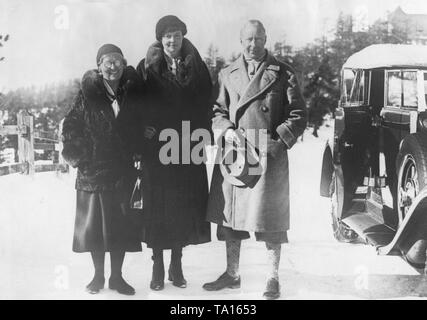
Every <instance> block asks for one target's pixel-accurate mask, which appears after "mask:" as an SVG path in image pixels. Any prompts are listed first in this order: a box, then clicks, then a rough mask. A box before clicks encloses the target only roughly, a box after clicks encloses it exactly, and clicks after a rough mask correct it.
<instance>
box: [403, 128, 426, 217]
mask: <svg viewBox="0 0 427 320" xmlns="http://www.w3.org/2000/svg"><path fill="white" fill-rule="evenodd" d="M396 170H397V211H398V218H399V225H400V224H401V223H402V221H403V219H404V218H405V216H406V214H407V212H408V210H409V208H410V206H411V204H412V203H413V200H414V199H415V197H416V196H417V195H418V194H419V193H420V191H421V190H422V189H423V188H424V187H425V186H426V184H427V134H425V133H415V134H411V135H408V136H406V137H405V138H404V139H403V141H402V145H401V147H400V150H399V153H398V155H397V157H396Z"/></svg>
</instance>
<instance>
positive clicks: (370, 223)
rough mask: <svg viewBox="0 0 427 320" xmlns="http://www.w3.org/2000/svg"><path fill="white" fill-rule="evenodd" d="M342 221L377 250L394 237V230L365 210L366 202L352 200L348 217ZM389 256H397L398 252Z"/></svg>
mask: <svg viewBox="0 0 427 320" xmlns="http://www.w3.org/2000/svg"><path fill="white" fill-rule="evenodd" d="M342 221H343V222H344V223H345V224H346V225H348V226H349V227H350V228H351V229H352V230H354V231H355V232H356V233H357V234H358V235H359V236H360V237H361V238H362V239H363V240H364V241H366V242H367V243H369V244H371V245H373V246H374V247H376V248H377V250H378V248H379V247H382V246H385V245H388V244H389V243H390V242H391V241H392V240H393V237H394V235H395V230H393V229H391V228H390V227H388V226H387V225H385V224H384V223H382V222H381V221H378V220H377V219H375V216H373V215H371V214H370V212H369V211H368V210H367V205H366V200H353V206H352V208H351V209H350V211H349V212H348V216H347V217H346V218H345V219H343V220H342ZM389 254H396V255H399V254H400V252H390V253H389Z"/></svg>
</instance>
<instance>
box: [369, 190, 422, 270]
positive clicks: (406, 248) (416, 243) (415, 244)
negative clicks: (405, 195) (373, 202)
mask: <svg viewBox="0 0 427 320" xmlns="http://www.w3.org/2000/svg"><path fill="white" fill-rule="evenodd" d="M426 248H427V187H425V188H423V189H422V190H421V192H420V193H419V194H418V196H417V197H416V198H415V199H414V202H413V203H412V205H411V207H410V208H409V211H408V213H407V214H406V216H405V218H404V220H403V221H402V223H401V224H400V226H399V228H398V229H397V232H396V234H395V236H394V238H393V240H392V241H391V242H390V243H389V244H388V245H387V246H384V247H378V248H377V250H378V253H379V254H381V255H386V254H391V253H392V252H396V251H400V253H401V254H402V255H403V256H404V257H405V259H406V260H407V261H408V262H409V263H410V264H412V265H413V266H415V267H420V268H421V267H423V266H424V264H425V261H426Z"/></svg>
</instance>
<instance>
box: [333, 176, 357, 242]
mask: <svg viewBox="0 0 427 320" xmlns="http://www.w3.org/2000/svg"><path fill="white" fill-rule="evenodd" d="M338 183H339V181H338V180H337V179H336V176H335V173H334V175H333V178H332V182H331V189H332V190H331V195H332V196H331V216H332V231H333V233H334V238H335V239H336V240H337V241H339V242H347V243H348V242H355V241H356V240H357V239H358V238H359V236H358V235H357V233H356V232H354V231H353V230H351V229H350V228H349V227H348V226H347V225H346V224H345V223H344V222H342V220H341V211H342V206H343V201H344V197H343V195H341V194H339V190H340V189H341V190H343V189H342V188H338Z"/></svg>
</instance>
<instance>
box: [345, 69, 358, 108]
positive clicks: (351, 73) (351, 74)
mask: <svg viewBox="0 0 427 320" xmlns="http://www.w3.org/2000/svg"><path fill="white" fill-rule="evenodd" d="M343 79H344V81H343V87H344V88H343V93H344V94H345V97H344V101H345V102H347V103H348V102H350V95H351V89H352V88H353V85H354V84H355V79H356V70H352V69H344V72H343Z"/></svg>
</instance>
